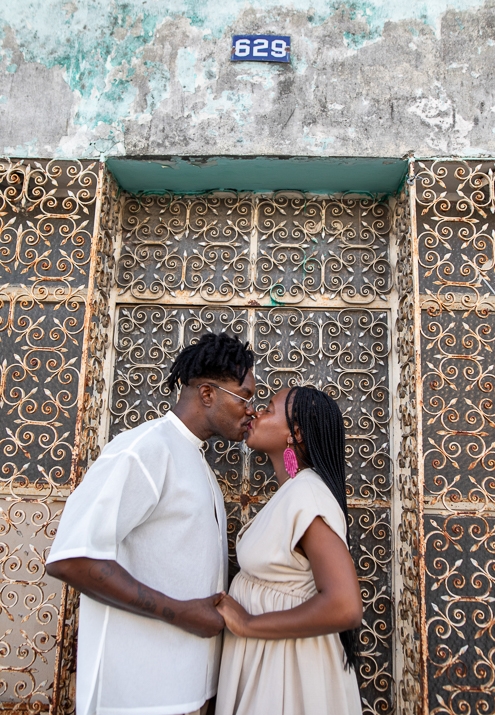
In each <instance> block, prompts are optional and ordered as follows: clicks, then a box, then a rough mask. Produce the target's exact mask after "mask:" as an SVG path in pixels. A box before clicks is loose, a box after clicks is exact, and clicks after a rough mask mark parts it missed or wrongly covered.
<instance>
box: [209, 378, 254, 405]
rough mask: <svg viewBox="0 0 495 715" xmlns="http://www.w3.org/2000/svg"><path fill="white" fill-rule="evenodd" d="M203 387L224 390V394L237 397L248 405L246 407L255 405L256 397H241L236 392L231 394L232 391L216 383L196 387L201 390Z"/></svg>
mask: <svg viewBox="0 0 495 715" xmlns="http://www.w3.org/2000/svg"><path fill="white" fill-rule="evenodd" d="M203 385H209V387H216V389H217V390H222V392H227V393H228V394H229V395H232V397H236V398H237V399H238V400H242V402H245V403H246V407H252V406H253V405H254V395H253V396H252V397H249V398H247V397H241V395H237V394H236V393H235V392H231V391H230V390H227V389H225V387H220V385H215V383H214V382H202V383H201V385H196V387H197V388H198V389H199V388H200V387H203Z"/></svg>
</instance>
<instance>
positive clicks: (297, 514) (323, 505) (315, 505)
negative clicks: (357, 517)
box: [290, 480, 347, 553]
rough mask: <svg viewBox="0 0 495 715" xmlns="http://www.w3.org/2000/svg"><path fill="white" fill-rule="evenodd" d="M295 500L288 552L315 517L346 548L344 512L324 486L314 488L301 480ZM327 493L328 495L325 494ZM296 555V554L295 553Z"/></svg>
mask: <svg viewBox="0 0 495 715" xmlns="http://www.w3.org/2000/svg"><path fill="white" fill-rule="evenodd" d="M298 486H299V489H298V490H297V491H298V494H297V495H295V496H296V497H297V498H296V499H294V500H293V504H294V514H293V520H292V523H293V530H292V537H291V543H290V550H291V552H292V553H294V549H295V548H296V546H297V544H298V543H299V542H300V540H301V539H302V537H303V536H304V534H305V533H306V531H307V529H308V528H309V526H310V525H311V524H312V523H313V521H314V520H315V519H316V517H317V516H320V517H321V518H322V519H323V521H324V522H325V524H327V526H329V527H330V529H332V531H334V532H335V533H336V534H337V536H339V537H340V538H341V539H342V541H343V542H344V544H345V545H346V546H347V525H346V519H345V515H344V512H343V511H342V509H341V508H340V506H339V503H338V502H337V500H336V499H335V497H334V496H333V494H332V492H331V491H330V490H329V489H328V487H327V486H326V485H322V487H318V488H316V487H315V485H314V484H312V483H310V482H309V480H301V483H300V484H299V485H298ZM327 492H328V493H327ZM296 553H297V552H296Z"/></svg>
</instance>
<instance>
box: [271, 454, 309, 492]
mask: <svg viewBox="0 0 495 715" xmlns="http://www.w3.org/2000/svg"><path fill="white" fill-rule="evenodd" d="M268 458H269V460H270V462H271V463H272V465H273V469H274V470H275V476H276V478H277V482H278V485H279V487H281V486H282V484H285V482H286V481H287V480H288V479H290V475H289V474H288V472H287V470H286V468H285V462H284V453H283V452H276V453H275V454H268ZM296 459H297V471H298V472H300V471H301V469H305V468H306V466H307V465H304V464H303V463H302V462H301V460H300V459H299V457H298V455H297V453H296Z"/></svg>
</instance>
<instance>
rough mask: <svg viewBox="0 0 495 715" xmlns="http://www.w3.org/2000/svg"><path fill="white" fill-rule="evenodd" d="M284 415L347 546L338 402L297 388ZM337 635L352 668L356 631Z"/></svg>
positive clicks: (311, 389) (312, 390)
mask: <svg viewBox="0 0 495 715" xmlns="http://www.w3.org/2000/svg"><path fill="white" fill-rule="evenodd" d="M285 416H286V418H287V424H288V425H289V429H290V432H291V434H292V439H293V441H294V446H295V448H296V451H297V452H298V457H299V458H300V459H301V461H303V462H304V463H305V464H307V465H308V467H311V468H312V469H314V471H315V472H316V473H317V474H318V475H319V476H320V477H321V479H322V481H323V482H324V483H325V484H326V485H327V487H328V488H329V489H330V491H331V492H332V494H333V495H334V497H335V499H336V500H337V502H338V504H339V506H340V508H341V509H342V511H343V512H344V515H345V519H346V523H347V545H348V546H350V542H349V515H348V511H347V496H346V490H345V443H344V441H345V433H344V420H343V418H342V413H341V411H340V409H339V407H338V405H337V403H336V402H335V401H334V400H332V398H331V397H330V396H329V395H327V394H326V393H325V392H322V391H321V390H317V389H316V388H314V387H306V386H304V387H302V386H296V387H293V388H292V389H291V390H290V391H289V393H288V395H287V399H286V401H285ZM296 425H297V426H298V427H299V430H300V433H301V437H302V444H299V443H298V442H297V441H296V435H295V427H296ZM339 635H340V640H341V641H342V645H343V647H344V651H345V655H346V661H347V666H352V667H354V668H355V667H356V665H357V662H358V631H357V630H350V631H344V632H342V633H340V634H339Z"/></svg>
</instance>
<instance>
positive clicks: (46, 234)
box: [0, 161, 495, 715]
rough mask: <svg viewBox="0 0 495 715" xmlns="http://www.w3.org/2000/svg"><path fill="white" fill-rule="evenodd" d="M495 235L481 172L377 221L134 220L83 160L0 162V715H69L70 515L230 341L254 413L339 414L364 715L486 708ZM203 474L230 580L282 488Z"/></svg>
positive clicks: (270, 215) (343, 212) (141, 214)
mask: <svg viewBox="0 0 495 715" xmlns="http://www.w3.org/2000/svg"><path fill="white" fill-rule="evenodd" d="M494 214H495V179H494V174H493V163H492V162H488V161H485V162H461V161H443V162H440V161H437V162H417V161H415V162H411V166H410V179H409V185H408V186H407V187H406V190H405V191H404V192H403V194H402V196H401V197H399V199H398V201H394V200H392V201H391V202H390V203H384V202H380V201H377V200H375V199H373V198H360V199H358V198H353V197H342V198H333V197H331V198H328V197H327V198H325V197H318V198H315V197H314V196H306V195H303V194H297V193H283V192H280V193H278V194H274V195H269V196H253V195H249V194H239V195H237V194H232V193H221V194H212V195H208V196H199V197H187V196H176V195H166V196H159V197H158V196H148V197H142V198H140V199H137V198H135V197H129V196H126V195H125V194H121V195H119V194H118V192H117V189H116V186H115V184H114V182H113V180H112V179H111V177H110V176H109V175H108V174H106V173H105V171H104V169H103V167H97V166H96V165H95V164H90V163H88V162H40V163H34V162H31V163H24V162H22V161H19V162H16V161H11V162H8V161H2V162H0V271H1V273H2V287H1V292H0V350H1V356H0V362H1V366H0V416H1V426H0V447H1V454H2V474H1V479H0V491H1V493H0V507H1V511H0V532H1V540H0V564H1V569H2V571H1V574H2V583H1V585H0V613H1V623H2V627H1V632H0V671H1V675H0V701H1V703H2V709H5V710H9V709H15V710H16V711H21V712H22V711H24V712H41V711H48V710H50V711H51V713H53V715H55V713H73V712H74V673H75V646H76V631H77V595H76V594H75V593H74V592H72V590H71V589H65V588H60V585H59V584H58V582H56V581H53V580H51V579H50V578H49V577H47V576H46V573H45V570H44V561H45V558H46V554H47V551H48V549H49V547H50V544H51V541H52V539H53V536H54V533H55V529H56V524H57V521H58V518H59V516H60V513H61V511H62V509H63V504H64V501H65V498H66V496H67V495H68V493H69V492H70V490H71V489H72V488H73V487H74V486H75V485H76V484H77V483H78V481H79V479H80V478H81V476H82V474H83V473H84V470H85V469H86V467H87V465H88V463H89V462H90V461H91V460H93V459H95V458H96V457H97V456H98V453H99V449H100V447H101V444H102V443H103V442H104V441H106V439H108V438H109V437H111V436H113V435H115V434H117V433H118V432H119V431H120V430H122V429H128V428H130V427H133V426H135V425H136V424H139V423H140V422H142V421H143V420H146V419H152V418H154V417H157V416H159V415H161V414H163V413H164V412H165V411H166V410H167V409H169V408H170V407H171V406H172V404H173V399H172V396H171V395H170V394H169V393H168V391H167V388H166V385H165V378H166V375H167V373H168V367H169V365H170V363H171V361H172V360H173V359H174V357H175V356H176V354H177V352H178V351H179V350H180V349H182V347H183V346H185V345H187V344H189V343H190V342H191V341H193V340H195V339H197V338H198V336H199V335H200V334H201V333H202V332H204V331H205V330H221V329H224V330H227V331H229V332H231V333H234V334H237V335H239V336H240V337H241V338H243V339H246V340H249V341H250V342H251V344H252V346H253V349H254V351H255V353H256V364H255V372H256V380H257V385H258V390H257V396H256V397H257V403H258V404H259V405H261V404H264V403H265V401H266V400H267V398H269V396H270V395H271V394H272V393H273V392H274V391H275V390H278V389H279V388H280V387H282V386H284V385H290V384H294V383H295V382H296V381H298V382H299V381H302V382H305V381H306V382H311V383H313V384H316V385H318V386H319V387H321V388H322V389H325V390H328V391H329V392H330V394H332V395H333V396H334V397H335V398H336V399H337V400H338V402H339V404H340V406H341V408H342V410H343V412H344V415H345V420H346V426H347V434H348V440H347V462H348V495H349V501H350V513H351V518H352V536H353V544H352V546H353V553H354V556H355V559H356V563H357V565H358V571H359V576H360V579H361V585H362V591H363V598H364V602H365V605H366V610H365V624H364V628H363V631H362V635H361V640H362V650H363V652H364V658H363V663H362V666H361V670H360V674H359V680H360V684H361V693H362V696H363V702H364V711H365V713H370V714H371V713H388V712H392V710H394V709H395V708H397V710H398V712H401V713H404V714H406V713H407V715H413V714H414V715H416V714H419V713H420V712H423V713H427V712H431V713H432V714H434V715H444V714H445V715H447V714H448V715H457V714H459V715H461V713H466V712H469V713H472V715H486V713H490V712H492V711H493V710H495V702H494V696H493V693H494V678H495V647H494V633H493V624H494V618H493V588H492V585H493V582H494V578H495V570H494V563H495V560H494V557H493V553H494V550H495V504H494V497H495V483H494V481H493V477H492V474H493V471H494V469H495V467H494V465H495V461H494V451H495V442H494V439H493V426H494V409H493V397H492V393H493V383H494V367H493V363H494V361H493V358H492V355H493V346H494V343H495V340H494V327H495V326H494V317H493V316H494V314H495V311H494V308H495V288H494V285H493V268H494V265H495V255H494V246H495V238H494V237H495V217H494ZM392 276H395V287H393V281H392ZM392 338H393V339H392ZM391 387H392V388H393V389H391ZM174 399H175V398H174ZM392 418H393V419H392ZM391 445H392V446H391ZM390 455H393V459H391V458H390ZM207 456H208V458H209V460H210V463H211V464H212V466H213V468H214V469H215V471H216V473H217V477H218V479H219V483H220V485H221V488H222V490H223V493H224V496H225V501H226V507H227V513H228V525H229V540H230V548H231V565H232V569H233V570H235V568H236V566H235V559H234V552H233V549H234V543H235V535H236V533H237V531H238V529H239V527H240V526H241V525H242V524H243V523H245V521H246V520H247V519H249V518H250V517H252V516H253V515H254V514H255V513H256V512H257V510H258V509H260V508H261V507H262V506H263V504H265V503H266V501H267V500H268V499H269V498H270V496H271V495H272V494H273V493H274V491H275V489H276V482H275V480H274V478H273V474H272V472H271V469H270V467H269V464H268V463H267V461H266V458H265V457H264V456H263V455H260V454H257V453H250V452H249V451H248V450H247V449H246V448H245V447H242V446H240V445H232V444H228V443H224V441H223V440H221V439H216V440H212V441H211V442H210V444H209V446H208V450H207ZM392 465H393V466H394V468H393V469H392ZM392 531H393V533H394V544H395V551H394V554H395V556H394V557H393V552H392ZM392 594H394V596H395V606H394V605H393V604H394V601H393V599H392ZM393 612H395V616H394V614H393ZM394 620H395V624H394V625H395V628H393V621H394ZM394 634H395V637H394ZM392 664H394V666H393V668H394V671H395V673H396V680H397V687H396V688H395V692H394V687H393V682H392Z"/></svg>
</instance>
